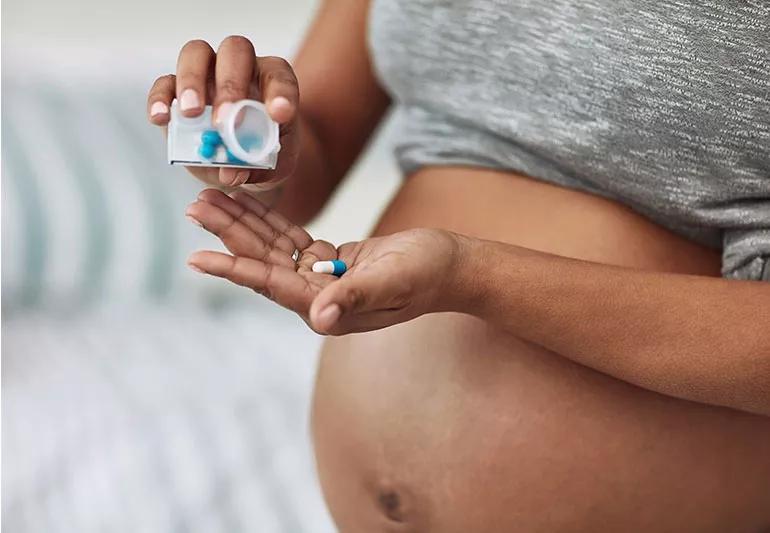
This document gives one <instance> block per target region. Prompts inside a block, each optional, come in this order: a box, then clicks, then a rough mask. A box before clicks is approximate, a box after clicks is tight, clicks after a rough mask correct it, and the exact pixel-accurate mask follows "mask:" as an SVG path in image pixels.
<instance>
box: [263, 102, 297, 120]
mask: <svg viewBox="0 0 770 533" xmlns="http://www.w3.org/2000/svg"><path fill="white" fill-rule="evenodd" d="M267 110H268V111H269V112H270V115H271V116H272V117H273V119H274V120H276V121H278V122H281V121H282V120H286V119H288V114H289V113H291V102H289V99H288V98H286V97H284V96H276V97H275V98H273V99H272V100H270V104H269V105H268V106H267Z"/></svg>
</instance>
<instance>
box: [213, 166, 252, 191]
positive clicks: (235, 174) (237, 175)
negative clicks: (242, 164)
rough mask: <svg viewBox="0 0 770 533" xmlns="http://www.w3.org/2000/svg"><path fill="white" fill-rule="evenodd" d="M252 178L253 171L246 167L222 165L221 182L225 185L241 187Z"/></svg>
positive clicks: (220, 170)
mask: <svg viewBox="0 0 770 533" xmlns="http://www.w3.org/2000/svg"><path fill="white" fill-rule="evenodd" d="M250 178H251V171H250V170H248V169H245V168H232V167H222V168H220V169H219V183H221V184H222V185H224V186H225V187H240V186H241V185H243V184H244V183H246V182H247V181H249V179H250Z"/></svg>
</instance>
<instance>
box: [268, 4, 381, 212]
mask: <svg viewBox="0 0 770 533" xmlns="http://www.w3.org/2000/svg"><path fill="white" fill-rule="evenodd" d="M368 11H369V2H364V1H361V0H328V1H326V2H323V4H322V5H321V7H320V8H319V11H318V13H317V14H316V16H315V19H314V20H313V23H312V25H311V27H310V29H309V30H308V33H307V34H306V36H305V39H304V42H303V44H302V46H301V48H300V51H299V53H298V54H297V57H296V59H295V61H294V62H293V63H294V69H295V72H296V75H297V79H298V81H299V86H300V105H299V121H298V124H299V127H300V138H301V148H300V156H299V158H298V160H297V167H296V169H295V171H294V173H293V175H292V177H291V178H290V179H288V180H287V181H286V182H285V183H284V185H283V187H282V190H281V193H280V195H279V196H278V197H277V199H276V201H275V203H274V205H275V208H276V210H277V211H279V212H281V213H283V214H285V215H286V216H287V217H288V218H290V219H291V220H293V221H296V222H297V223H298V224H305V223H307V222H308V221H309V220H310V219H312V218H313V217H314V216H315V215H316V214H317V213H318V212H319V211H320V209H321V208H322V207H323V205H324V204H325V203H326V200H327V199H328V198H329V196H330V195H331V193H332V192H333V191H334V189H335V187H336V186H337V184H338V183H339V182H340V181H341V180H342V178H343V177H344V176H345V174H346V173H347V171H348V170H349V169H350V167H351V166H352V164H353V163H354V162H355V160H356V158H357V157H358V155H359V154H360V153H361V151H362V149H363V148H364V146H365V145H366V143H367V141H368V139H369V137H370V136H371V134H372V132H373V131H374V129H375V128H376V127H377V125H378V124H379V122H380V120H381V119H382V117H383V115H384V113H385V111H386V110H387V108H388V106H389V104H390V99H389V97H388V95H387V94H386V93H385V91H384V90H383V89H382V88H381V87H380V86H379V84H378V82H377V80H376V77H375V75H374V73H373V71H372V65H371V62H370V59H369V53H368V50H367V46H366V18H367V15H368Z"/></svg>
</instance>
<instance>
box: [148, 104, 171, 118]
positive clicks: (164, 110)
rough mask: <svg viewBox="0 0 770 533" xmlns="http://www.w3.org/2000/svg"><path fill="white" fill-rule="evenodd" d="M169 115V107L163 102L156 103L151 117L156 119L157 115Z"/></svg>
mask: <svg viewBox="0 0 770 533" xmlns="http://www.w3.org/2000/svg"><path fill="white" fill-rule="evenodd" d="M167 114H168V106H167V105H166V104H164V103H163V102H155V103H154V104H152V106H151V107H150V116H151V117H154V116H155V115H167Z"/></svg>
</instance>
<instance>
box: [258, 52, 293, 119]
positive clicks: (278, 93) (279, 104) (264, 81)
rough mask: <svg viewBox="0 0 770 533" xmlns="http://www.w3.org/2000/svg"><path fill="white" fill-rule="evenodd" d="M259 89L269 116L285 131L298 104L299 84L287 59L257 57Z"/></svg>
mask: <svg viewBox="0 0 770 533" xmlns="http://www.w3.org/2000/svg"><path fill="white" fill-rule="evenodd" d="M257 70H258V76H259V89H260V91H261V92H262V99H263V101H264V102H265V106H267V112H268V114H269V115H270V117H271V118H272V119H273V120H275V121H276V122H277V123H278V124H281V125H282V128H281V133H282V134H283V133H286V131H285V130H286V129H287V127H290V126H289V125H290V124H291V123H292V119H294V117H295V115H296V113H297V107H298V106H299V84H298V83H297V76H296V75H295V74H294V70H293V69H292V68H291V65H290V64H289V62H288V61H286V60H285V59H283V58H282V57H273V56H270V57H260V58H259V59H257Z"/></svg>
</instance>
